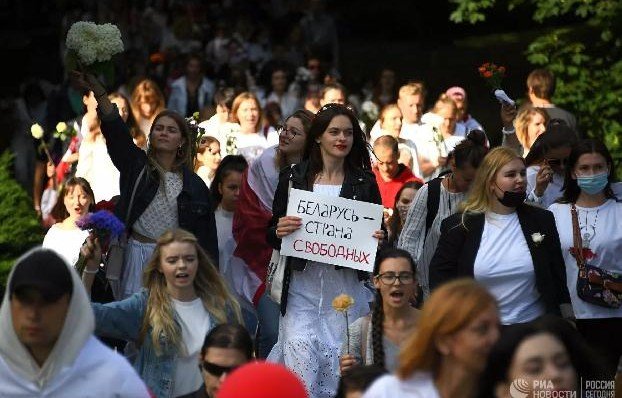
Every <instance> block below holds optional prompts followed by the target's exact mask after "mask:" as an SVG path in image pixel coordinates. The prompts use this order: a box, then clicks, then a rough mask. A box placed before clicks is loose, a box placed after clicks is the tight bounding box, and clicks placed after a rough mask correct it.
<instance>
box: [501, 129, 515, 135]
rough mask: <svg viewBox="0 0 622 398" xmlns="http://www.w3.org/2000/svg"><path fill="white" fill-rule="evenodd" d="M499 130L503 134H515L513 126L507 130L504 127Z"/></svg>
mask: <svg viewBox="0 0 622 398" xmlns="http://www.w3.org/2000/svg"><path fill="white" fill-rule="evenodd" d="M501 132H502V133H503V134H505V135H510V134H516V129H515V128H514V127H512V128H510V129H509V130H506V129H505V127H503V128H502V129H501Z"/></svg>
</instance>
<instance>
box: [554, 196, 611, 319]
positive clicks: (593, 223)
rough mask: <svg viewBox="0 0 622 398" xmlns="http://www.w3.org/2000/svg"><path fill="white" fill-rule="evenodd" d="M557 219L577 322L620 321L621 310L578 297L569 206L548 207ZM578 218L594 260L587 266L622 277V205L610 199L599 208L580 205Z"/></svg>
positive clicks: (558, 204)
mask: <svg viewBox="0 0 622 398" xmlns="http://www.w3.org/2000/svg"><path fill="white" fill-rule="evenodd" d="M549 210H550V211H551V212H553V215H554V216H555V224H556V225H557V231H558V232H559V240H560V243H561V246H562V254H563V256H564V262H565V263H566V283H567V285H568V291H569V292H570V301H571V303H572V308H573V310H574V313H575V316H576V317H577V318H578V319H591V318H620V317H622V308H618V309H609V308H605V307H600V306H597V305H593V304H589V303H586V302H585V301H583V300H581V299H580V298H579V297H578V296H577V274H578V272H579V269H578V267H577V262H576V260H575V258H574V257H573V256H572V254H570V248H572V247H574V243H573V234H572V217H571V214H570V204H567V203H564V204H561V203H555V204H553V205H551V206H550V207H549ZM577 216H578V217H577V218H578V220H579V228H580V231H581V235H582V237H583V247H589V248H590V250H591V251H592V252H593V253H594V254H595V257H593V258H591V259H587V263H588V264H590V265H594V266H597V267H600V268H603V269H606V270H609V271H614V272H618V273H621V274H622V223H621V221H622V202H620V203H618V202H616V201H615V200H613V199H609V200H607V201H606V202H605V203H604V204H602V205H600V206H598V207H589V208H588V207H580V206H577Z"/></svg>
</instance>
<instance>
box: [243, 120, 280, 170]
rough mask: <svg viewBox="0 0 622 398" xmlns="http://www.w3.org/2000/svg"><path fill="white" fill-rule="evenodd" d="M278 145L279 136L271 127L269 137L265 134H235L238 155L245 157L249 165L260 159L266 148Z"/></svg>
mask: <svg viewBox="0 0 622 398" xmlns="http://www.w3.org/2000/svg"><path fill="white" fill-rule="evenodd" d="M278 143H279V134H278V133H277V132H276V130H275V129H273V128H272V127H270V130H269V131H268V135H267V136H264V134H263V133H256V134H242V133H237V134H235V146H236V148H237V154H238V155H242V156H244V158H246V160H247V161H248V163H249V164H250V163H252V162H253V160H255V159H256V158H258V157H259V155H261V154H262V153H263V151H264V150H265V149H266V148H268V147H270V146H273V145H278Z"/></svg>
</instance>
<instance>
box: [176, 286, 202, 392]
mask: <svg viewBox="0 0 622 398" xmlns="http://www.w3.org/2000/svg"><path fill="white" fill-rule="evenodd" d="M171 300H172V301H173V306H174V308H175V311H176V312H177V315H178V317H177V320H178V321H179V324H180V325H181V336H182V341H183V342H184V345H185V346H186V352H182V353H180V354H179V355H178V356H177V362H176V364H175V365H176V366H175V379H174V380H175V381H174V383H173V394H172V396H173V397H177V396H180V395H185V394H189V393H191V392H193V391H196V390H198V389H199V387H201V385H202V384H203V377H202V376H201V372H200V370H199V366H198V365H199V363H198V357H199V352H200V351H201V347H202V346H203V340H205V336H206V335H207V332H209V331H210V329H211V326H212V322H211V320H210V316H209V313H208V312H207V310H205V307H203V302H202V301H201V299H200V298H196V299H194V300H192V301H187V302H184V301H179V300H175V299H171Z"/></svg>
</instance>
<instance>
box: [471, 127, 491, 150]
mask: <svg viewBox="0 0 622 398" xmlns="http://www.w3.org/2000/svg"><path fill="white" fill-rule="evenodd" d="M466 139H467V140H469V141H472V142H473V143H474V144H476V145H479V146H483V147H485V146H486V142H487V141H488V137H486V133H484V132H483V131H482V130H471V131H469V133H468V134H467V135H466Z"/></svg>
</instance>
